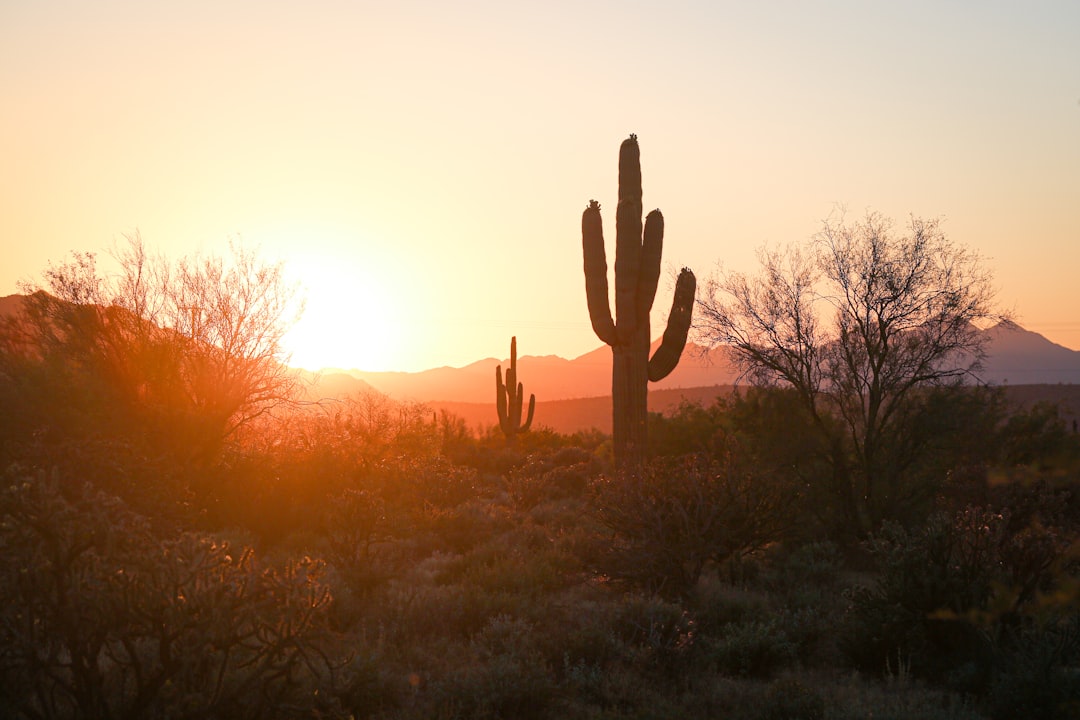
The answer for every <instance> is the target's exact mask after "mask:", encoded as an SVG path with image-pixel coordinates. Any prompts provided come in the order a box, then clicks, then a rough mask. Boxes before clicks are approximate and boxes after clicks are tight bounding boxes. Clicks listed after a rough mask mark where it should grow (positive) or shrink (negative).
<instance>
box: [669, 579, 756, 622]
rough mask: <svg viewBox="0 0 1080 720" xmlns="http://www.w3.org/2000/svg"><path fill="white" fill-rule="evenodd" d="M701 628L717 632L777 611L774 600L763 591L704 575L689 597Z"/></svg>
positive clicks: (695, 617) (690, 604) (691, 607)
mask: <svg viewBox="0 0 1080 720" xmlns="http://www.w3.org/2000/svg"><path fill="white" fill-rule="evenodd" d="M688 603H689V607H690V609H691V612H692V613H693V615H694V619H695V620H696V621H697V624H698V629H699V630H700V632H701V633H703V634H706V635H716V634H719V633H721V632H722V631H723V629H724V627H725V626H727V625H730V624H737V623H743V622H748V621H751V620H753V619H755V618H760V617H763V616H765V615H768V614H771V613H773V612H775V609H774V607H773V604H772V599H771V598H770V597H769V596H768V595H766V594H765V593H763V592H760V591H756V590H751V589H748V588H743V587H737V586H733V585H729V584H726V583H723V582H720V581H719V579H716V578H704V579H702V581H701V582H700V583H698V585H697V587H695V588H694V592H693V593H692V594H691V595H690V597H689V599H688Z"/></svg>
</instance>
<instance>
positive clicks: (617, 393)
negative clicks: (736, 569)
mask: <svg viewBox="0 0 1080 720" xmlns="http://www.w3.org/2000/svg"><path fill="white" fill-rule="evenodd" d="M641 208H642V206H641V157H640V150H639V148H638V142H637V136H636V135H631V136H630V137H629V138H628V139H626V140H624V141H623V143H622V146H621V147H620V148H619V205H618V207H617V208H616V211H615V316H614V318H613V317H612V313H611V308H610V306H609V304H608V281H607V258H606V256H605V253H604V228H603V221H602V220H601V217H600V203H598V202H596V201H595V200H591V201H589V207H587V208H586V209H585V213H584V214H583V215H582V216H581V238H582V250H583V253H584V256H585V294H586V297H587V299H588V305H589V317H590V319H591V320H592V326H593V330H594V331H595V332H596V335H597V337H599V338H600V339H601V340H603V341H604V342H605V343H607V344H608V345H610V346H611V352H612V368H611V396H612V402H613V407H614V415H613V418H612V419H613V421H614V422H613V425H614V433H613V435H614V442H615V462H616V464H617V465H618V466H620V467H622V468H623V469H635V468H637V467H639V466H640V464H641V462H642V461H643V460H644V458H645V450H646V441H647V428H646V421H647V418H648V405H647V393H648V385H649V381H650V380H651V381H653V382H656V381H658V380H662V379H663V378H665V377H667V376H668V374H669V373H670V372H671V371H672V370H674V369H675V366H676V365H678V363H679V357H680V356H681V355H682V351H683V347H685V345H686V334H687V332H688V331H689V329H690V316H691V314H692V312H693V309H694V293H695V291H696V289H697V279H696V278H695V277H694V273H693V272H691V271H690V269H689V268H683V269H682V272H680V273H679V278H678V280H677V281H676V283H675V298H674V301H673V302H672V305H671V313H670V314H669V315H668V323H667V328H666V329H665V330H664V339H663V341H662V342H661V343H660V347H659V348H657V350H656V353H655V354H654V355H653V357H652V359H649V345H650V342H651V336H650V331H649V311H650V310H651V309H652V304H653V300H654V299H655V297H656V287H657V284H658V282H659V279H660V256H661V253H662V250H663V245H664V216H663V215H662V214H661V213H660V211H659V210H653V211H652V212H650V213H649V215H648V217H646V218H645V226H644V233H643V232H642V224H641Z"/></svg>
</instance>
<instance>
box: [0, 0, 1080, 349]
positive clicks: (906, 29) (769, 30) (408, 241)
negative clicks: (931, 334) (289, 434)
mask: <svg viewBox="0 0 1080 720" xmlns="http://www.w3.org/2000/svg"><path fill="white" fill-rule="evenodd" d="M751 5H752V4H751V3H744V2H664V3H659V2H614V1H611V2H560V1H555V2H548V3H529V4H527V5H526V4H525V3H513V2H506V1H505V0H503V1H502V2H468V1H466V2H456V3H442V2H421V1H414V2H409V1H405V2H394V3H383V2H379V3H374V2H344V1H342V2H325V1H324V2H310V3H298V2H273V1H268V0H261V1H260V2H247V1H245V2H224V1H218V2H207V1H204V0H189V1H188V2H184V3H151V2H136V1H134V0H113V1H110V0H98V1H96V2H94V3H86V2H74V1H72V2H58V1H54V0H40V1H38V2H4V3H2V4H0V158H2V162H0V243H2V248H3V254H2V256H0V295H7V294H10V293H13V292H16V290H17V287H16V283H17V281H18V280H20V279H34V278H36V277H38V276H39V274H40V272H41V270H43V269H44V268H45V267H46V265H47V264H48V262H49V261H58V260H62V259H63V258H64V256H65V254H66V253H67V252H68V251H69V250H74V249H79V250H106V249H107V248H109V247H110V246H111V245H112V244H113V243H114V242H115V241H116V240H118V239H120V238H122V236H123V235H124V234H125V233H131V232H133V231H135V230H136V229H137V230H139V231H140V232H141V234H142V237H143V239H144V240H145V241H146V242H147V244H148V245H149V246H150V247H152V248H154V249H159V250H163V251H165V252H166V253H168V254H170V255H173V256H180V255H182V254H187V253H190V252H194V251H203V252H223V251H225V250H227V244H228V241H229V239H230V238H235V237H240V238H242V239H243V241H244V242H245V243H247V244H250V245H257V246H259V247H261V248H262V252H263V255H264V256H266V257H267V258H270V259H276V258H280V259H283V260H285V262H286V266H287V268H288V269H289V270H290V271H291V273H292V275H293V276H294V277H295V278H297V279H298V280H300V281H301V282H302V283H303V284H304V285H305V286H306V287H307V295H308V312H307V315H306V316H305V319H304V320H303V321H302V324H301V325H300V326H298V327H297V329H296V331H295V333H294V335H293V336H292V337H291V340H290V342H291V343H292V345H293V351H294V357H295V360H296V362H297V364H304V365H322V364H330V365H336V366H344V367H357V368H360V369H366V370H381V369H400V370H419V369H424V368H428V367H433V366H438V365H461V364H465V363H468V362H471V361H473V360H476V359H479V358H482V357H486V356H498V357H505V356H506V355H507V353H508V348H509V342H510V336H511V335H517V336H518V346H519V352H520V353H521V354H530V355H531V354H559V355H563V356H565V357H573V356H576V355H579V354H582V353H584V352H586V351H588V350H591V349H593V348H595V347H597V346H598V345H599V344H600V343H599V341H598V340H597V339H596V338H595V336H594V335H593V334H592V331H591V329H590V326H589V318H588V313H587V311H586V308H585V293H584V282H583V279H582V272H581V263H582V261H581V240H580V217H581V211H582V210H583V209H584V207H585V206H586V204H587V203H588V201H589V200H590V199H592V198H595V199H597V200H599V201H600V202H601V203H602V204H603V206H604V208H605V210H606V214H605V219H606V221H607V222H608V223H609V225H611V227H613V222H614V207H615V193H616V159H617V152H618V146H619V143H620V142H621V140H622V139H623V138H624V137H625V136H626V135H627V134H628V133H630V132H635V133H637V134H638V136H639V138H640V141H641V148H642V166H643V168H642V169H643V175H644V186H645V204H646V206H647V207H648V208H651V207H655V206H659V207H660V208H661V209H662V210H663V211H664V215H665V219H666V227H667V236H666V242H665V250H664V261H665V265H666V266H668V267H669V268H670V269H675V268H678V267H681V266H682V265H689V266H690V267H692V268H693V269H694V270H695V271H697V274H698V275H699V277H704V276H705V275H707V274H708V273H709V272H710V271H711V269H712V268H713V267H714V266H715V263H716V262H717V261H723V262H724V264H725V266H726V267H729V268H732V269H739V270H752V269H753V267H754V249H755V248H756V247H757V246H759V245H760V244H761V243H763V242H772V243H783V242H787V241H792V240H795V241H799V240H804V239H806V238H808V237H809V236H811V235H812V234H813V233H814V232H815V231H816V230H817V229H818V228H819V227H820V223H821V220H822V219H824V218H825V217H826V216H828V215H829V214H830V213H831V212H833V210H834V208H835V207H836V206H837V204H843V205H845V206H846V207H847V208H848V211H849V214H856V215H858V214H862V212H863V211H864V210H866V209H873V210H878V211H881V212H883V213H885V214H887V215H891V216H893V217H895V218H896V219H897V220H898V221H900V222H902V221H903V220H904V219H905V218H906V217H907V216H908V215H909V214H911V213H914V214H916V215H921V216H926V217H941V218H943V219H944V224H943V227H944V229H945V231H946V232H947V233H948V234H949V235H950V236H951V237H952V238H953V239H955V240H957V241H959V242H962V243H964V244H966V245H969V246H971V247H973V248H975V249H976V250H978V251H979V252H981V253H982V254H984V255H986V256H987V257H988V258H989V259H990V264H991V266H992V267H993V269H994V271H995V274H996V279H997V284H998V286H999V288H1000V293H999V297H1000V299H1001V301H1002V303H1003V305H1004V306H1006V307H1008V308H1012V309H1014V310H1015V311H1016V312H1017V314H1018V319H1019V321H1020V323H1021V324H1022V325H1024V326H1025V327H1027V328H1029V329H1032V330H1035V331H1037V332H1040V333H1042V334H1044V335H1046V336H1047V337H1049V338H1050V339H1051V340H1053V341H1055V342H1058V343H1061V344H1063V345H1066V346H1067V347H1071V348H1074V349H1080V285H1078V284H1077V274H1078V273H1080V4H1078V3H1076V2H1074V0H1063V1H1061V2H1040V1H1039V0H1034V1H1033V2H1028V3H1024V4H1023V6H1022V7H1021V4H1020V3H1014V2H980V3H975V2H955V1H953V2H940V1H938V2H912V3H903V4H901V3H865V2H856V1H855V0H851V1H849V2H839V1H834V2H816V3H815V2H779V3H762V4H760V5H761V7H760V8H758V7H751ZM871 6H873V7H871ZM612 238H613V230H611V231H609V241H610V240H611V239H612ZM609 254H611V255H613V248H609ZM611 259H613V258H611ZM670 297H671V287H670V284H668V285H666V286H665V285H664V284H662V286H661V291H660V296H659V297H658V299H657V302H656V306H655V307H656V308H657V309H656V311H655V315H654V318H655V321H654V325H655V327H656V330H655V334H657V335H659V333H660V332H661V330H662V325H661V321H662V319H663V317H664V314H665V313H666V311H667V309H668V308H669V307H670Z"/></svg>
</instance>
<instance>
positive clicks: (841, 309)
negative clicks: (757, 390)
mask: <svg viewBox="0 0 1080 720" xmlns="http://www.w3.org/2000/svg"><path fill="white" fill-rule="evenodd" d="M759 257H760V262H761V272H760V274H759V275H757V276H753V277H751V276H748V275H745V274H743V273H723V272H721V273H719V274H717V275H716V276H714V277H713V278H712V279H711V280H710V281H709V282H708V284H707V286H706V288H705V292H704V293H703V294H702V296H701V298H700V299H699V300H698V316H697V317H698V321H697V326H696V333H697V336H698V338H699V341H701V342H703V343H704V344H707V345H710V346H717V345H723V346H726V347H727V348H728V350H729V351H730V353H731V355H732V357H733V359H734V361H735V362H736V363H737V365H738V366H739V367H740V368H741V370H742V372H743V375H744V377H746V378H747V379H749V380H750V381H751V382H753V383H755V384H758V385H773V386H780V387H790V388H793V389H794V391H795V392H796V393H797V394H798V396H799V398H800V401H801V402H802V404H803V405H804V406H805V408H806V409H807V410H808V411H809V413H810V416H811V417H812V419H813V422H814V423H815V425H816V426H817V427H818V428H819V430H820V431H821V432H823V433H825V434H826V435H830V436H831V440H832V446H833V458H832V462H833V464H834V466H835V472H836V474H837V475H838V476H840V477H841V479H842V482H841V483H840V484H841V485H842V486H844V487H846V489H847V490H848V491H849V497H848V498H845V504H846V505H847V507H848V509H849V512H850V513H851V514H852V515H853V517H852V518H851V519H852V520H857V521H858V523H859V526H860V527H861V529H863V530H868V529H870V528H871V527H872V526H873V525H874V524H875V523H876V522H877V521H879V520H880V519H882V518H883V517H887V516H889V515H890V514H891V513H892V512H893V511H895V510H896V509H897V508H898V506H899V505H902V504H903V503H904V502H905V501H906V499H908V498H907V497H906V494H907V491H908V490H909V489H910V488H905V487H904V481H905V478H904V469H905V468H906V467H907V465H908V464H910V460H911V458H912V453H913V452H917V448H915V447H913V446H912V444H911V443H907V442H904V440H905V438H904V427H903V426H904V423H909V422H912V418H913V410H914V409H916V408H917V406H918V405H919V402H920V398H921V397H922V396H923V395H924V394H925V393H922V392H921V391H920V389H921V388H926V387H930V386H938V385H943V384H949V383H954V382H959V381H960V380H961V379H962V378H964V377H965V376H976V375H977V373H978V371H979V370H980V369H981V363H982V360H983V359H984V357H985V347H984V345H985V341H986V336H985V335H984V334H982V333H980V332H979V329H978V327H977V325H978V324H980V323H984V322H988V321H1000V320H1003V319H1005V316H1004V315H1003V314H1001V313H1000V312H998V311H997V310H995V309H994V292H993V287H992V284H991V280H992V277H991V274H990V272H989V271H988V270H987V269H986V268H985V266H984V264H983V261H982V259H981V258H980V257H979V256H978V255H977V254H976V253H973V252H972V251H970V250H968V249H966V248H964V247H961V246H959V245H956V244H955V243H953V242H952V241H950V240H949V239H948V238H947V237H946V236H945V234H944V233H943V232H942V231H941V229H940V227H939V224H938V222H937V221H934V220H923V219H918V218H914V217H913V218H912V219H911V221H910V224H909V225H908V227H907V229H906V232H904V233H903V234H897V233H895V232H894V229H893V223H892V222H891V221H890V220H888V219H886V218H883V217H882V216H881V215H878V214H876V213H868V214H867V215H866V217H865V218H864V219H863V220H862V221H860V222H854V223H845V222H844V220H843V218H840V220H839V221H826V222H825V223H824V226H823V229H822V230H821V232H820V233H818V234H817V235H816V236H815V237H814V239H813V242H812V243H811V244H810V246H809V247H808V248H807V249H805V250H804V249H801V248H798V247H788V248H786V249H784V250H780V251H770V250H762V251H761V252H760V255H759ZM916 421H917V420H916ZM838 427H839V428H842V429H843V433H842V436H840V435H838V433H837V432H836V430H835V428H838ZM835 479H836V478H834V480H835Z"/></svg>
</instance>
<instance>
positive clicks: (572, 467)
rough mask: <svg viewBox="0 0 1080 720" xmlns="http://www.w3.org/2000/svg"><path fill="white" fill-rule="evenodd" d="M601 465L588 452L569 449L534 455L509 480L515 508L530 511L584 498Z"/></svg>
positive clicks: (579, 449)
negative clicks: (572, 499) (566, 500)
mask: <svg viewBox="0 0 1080 720" xmlns="http://www.w3.org/2000/svg"><path fill="white" fill-rule="evenodd" d="M599 469H600V462H599V461H598V460H597V459H596V458H595V457H593V456H592V455H591V454H590V453H589V452H588V451H586V450H584V449H582V448H577V447H566V448H561V449H559V450H557V451H556V452H554V453H549V454H544V455H540V454H537V455H533V456H530V457H529V458H528V459H527V460H526V461H525V462H524V464H522V465H521V466H520V467H517V468H514V469H513V470H511V472H510V473H509V474H508V475H507V477H506V486H507V490H508V492H509V494H510V497H511V499H512V500H513V502H514V506H515V507H516V508H517V509H518V510H522V511H524V510H529V509H531V508H533V507H536V506H537V505H539V504H541V503H543V502H547V501H551V500H561V499H564V498H568V497H578V496H580V495H582V494H583V493H584V491H585V489H586V488H587V487H588V484H589V481H590V479H591V478H593V477H594V476H596V474H597V473H598V472H599Z"/></svg>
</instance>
